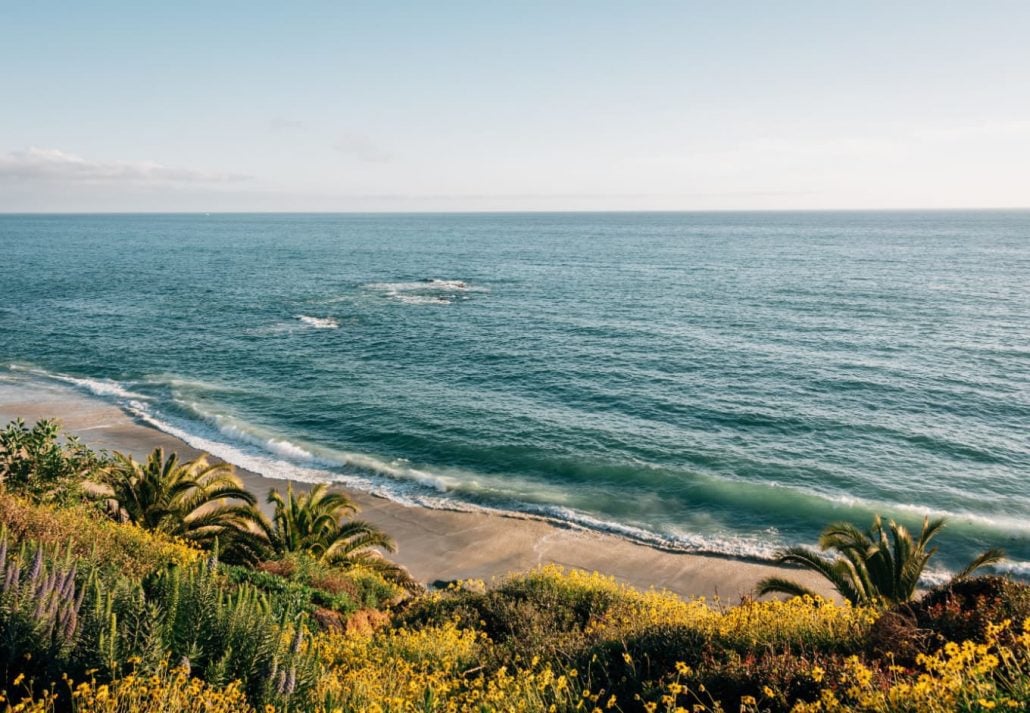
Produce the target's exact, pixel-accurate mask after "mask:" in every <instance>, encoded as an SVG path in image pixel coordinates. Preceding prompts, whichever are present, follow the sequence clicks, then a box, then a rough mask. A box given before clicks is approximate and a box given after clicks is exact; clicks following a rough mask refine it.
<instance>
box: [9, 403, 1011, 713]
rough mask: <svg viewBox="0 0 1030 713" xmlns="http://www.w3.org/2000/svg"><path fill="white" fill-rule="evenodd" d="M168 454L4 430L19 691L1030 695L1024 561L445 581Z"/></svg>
mask: <svg viewBox="0 0 1030 713" xmlns="http://www.w3.org/2000/svg"><path fill="white" fill-rule="evenodd" d="M169 460H170V458H166V457H165V456H164V454H155V455H154V456H153V457H152V458H151V460H150V461H148V463H146V464H133V463H132V462H131V461H130V460H128V459H125V458H124V457H109V456H107V455H106V454H103V453H93V452H91V451H88V449H84V448H83V447H82V446H81V444H78V443H76V442H74V441H73V442H72V443H68V442H67V441H65V440H63V439H61V438H60V436H59V434H58V433H57V430H56V428H54V427H53V425H52V424H44V425H43V426H42V427H41V426H38V425H37V426H36V427H33V428H28V427H26V426H25V425H24V424H20V423H15V424H11V425H9V426H8V427H7V429H6V430H5V431H3V432H0V523H2V525H0V527H2V530H0V709H6V710H8V711H69V710H70V711H80V712H84V713H85V712H92V711H97V712H100V711H104V712H114V711H125V712H128V711H145V712H154V713H156V712H157V711H172V712H176V711H196V712H200V711H207V712H212V713H215V712H221V711H225V712H229V711H233V712H237V711H273V710H275V711H326V712H328V711H381V712H383V713H385V712H387V711H389V712H391V713H392V712H401V711H423V712H430V711H580V710H582V711H608V710H613V711H626V712H628V711H646V712H647V713H655V712H656V711H663V712H668V713H671V712H676V711H734V712H735V711H791V710H793V711H973V710H1026V709H1027V708H1028V706H1030V675H1028V674H1030V587H1027V586H1026V585H1024V584H1021V583H1018V582H1014V581H1011V580H1009V579H1005V578H1000V577H990V576H989V577H971V576H965V577H962V578H960V579H957V580H955V581H953V582H951V583H949V584H948V585H945V586H942V587H939V588H936V589H933V590H931V591H930V592H928V593H926V594H924V595H923V596H922V597H921V598H918V599H915V600H912V599H911V598H907V597H900V596H897V595H896V594H895V595H892V596H891V597H874V596H866V597H861V598H858V597H856V603H851V602H850V601H848V600H847V599H846V598H845V599H844V600H843V601H842V602H841V603H837V602H831V601H826V600H822V599H819V598H817V597H813V596H810V595H802V596H795V597H791V598H789V599H785V600H770V601H759V600H755V599H746V600H744V601H741V602H734V603H730V602H720V601H710V600H708V601H706V600H704V599H691V600H684V599H682V598H679V597H676V596H674V595H671V594H668V593H665V592H658V591H646V592H642V591H638V590H635V589H632V588H630V587H626V586H623V585H621V584H619V583H617V582H615V581H614V580H613V579H611V578H609V577H606V576H604V575H601V574H596V573H593V574H590V573H585V572H580V571H566V570H562V569H561V568H558V567H542V568H539V569H535V570H533V571H530V572H526V573H518V574H513V575H511V576H509V577H507V578H505V579H503V580H501V581H498V582H494V583H491V584H490V585H489V586H488V585H486V584H485V583H482V582H455V583H453V584H452V585H451V586H449V587H447V588H446V589H444V590H439V591H432V592H427V591H424V590H422V589H421V588H420V587H419V586H418V585H417V584H416V583H414V582H412V581H411V580H410V578H408V577H407V575H406V573H405V572H404V571H403V570H402V569H400V568H399V567H397V566H396V565H393V564H392V563H390V562H389V561H388V560H387V559H385V558H384V556H383V554H382V553H383V552H386V551H388V550H389V549H390V548H392V541H391V540H390V539H389V537H388V536H387V535H386V534H385V533H381V532H378V531H377V530H375V528H373V527H372V526H370V525H368V524H367V523H363V522H361V521H359V520H355V519H354V515H355V509H354V508H353V505H352V504H351V503H350V502H349V501H348V500H347V499H346V498H345V497H342V496H340V497H336V496H335V495H334V496H331V497H330V494H329V493H327V492H325V491H321V490H319V491H317V492H316V493H314V494H312V495H310V496H306V495H303V494H295V493H293V492H292V491H287V493H286V494H285V495H282V494H277V495H276V496H273V497H272V498H271V501H272V502H278V503H279V504H280V506H279V507H278V508H277V511H276V516H275V517H274V518H272V519H270V520H263V519H262V516H260V514H259V513H257V512H256V511H247V510H246V508H247V507H252V505H253V503H254V502H256V500H257V494H243V493H241V492H240V491H239V490H238V481H234V480H233V478H234V477H235V476H234V475H233V474H232V473H231V469H224V468H218V469H217V470H211V468H212V466H210V465H209V464H207V463H206V462H204V463H201V464H179V463H178V462H177V461H175V462H172V463H171V465H169ZM148 469H149V472H148ZM184 469H185V470H184ZM162 473H164V474H165V475H166V476H167V477H165V476H163V475H162ZM112 484H113V485H112ZM209 485H210V487H208V486H209ZM901 534H902V535H906V533H901ZM895 551H900V550H897V549H896V550H895ZM851 554H852V555H854V554H855V553H851ZM856 556H857V555H856ZM872 556H873V554H870V557H872ZM919 556H921V554H920V555H919ZM881 564H882V563H881ZM877 566H880V565H877ZM909 574H910V573H909V572H908V571H907V570H906V577H907V576H909ZM874 579H875V578H874ZM874 579H869V582H868V583H867V584H869V586H872V584H873V583H874ZM863 586H865V585H863ZM868 591H873V590H871V589H870V590H868ZM892 591H893V590H892Z"/></svg>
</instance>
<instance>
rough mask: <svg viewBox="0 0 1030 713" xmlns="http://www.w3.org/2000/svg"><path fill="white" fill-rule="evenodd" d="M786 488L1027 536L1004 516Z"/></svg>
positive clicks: (1021, 523)
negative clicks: (1017, 532) (1015, 532)
mask: <svg viewBox="0 0 1030 713" xmlns="http://www.w3.org/2000/svg"><path fill="white" fill-rule="evenodd" d="M783 487H787V488H789V489H791V490H794V491H795V492H799V493H802V494H804V495H809V496H813V497H817V498H820V499H822V500H827V501H829V502H833V503H837V504H839V505H845V506H847V507H853V508H863V509H866V510H869V511H871V512H880V513H887V512H902V513H907V514H911V515H913V516H916V517H929V518H944V519H946V520H947V521H948V522H949V523H950V524H952V525H954V524H956V523H969V524H971V525H975V526H978V527H986V528H990V529H997V530H1004V531H1008V532H1011V531H1013V530H1015V531H1019V532H1030V521H1028V520H1026V519H1025V518H1019V517H1012V516H1007V515H982V514H979V513H971V512H964V511H961V510H944V509H941V508H932V507H928V506H926V505H915V504H913V503H896V502H888V501H883V500H874V499H871V498H860V497H856V496H851V495H833V494H828V493H823V492H818V491H815V490H808V489H802V488H796V487H793V486H783Z"/></svg>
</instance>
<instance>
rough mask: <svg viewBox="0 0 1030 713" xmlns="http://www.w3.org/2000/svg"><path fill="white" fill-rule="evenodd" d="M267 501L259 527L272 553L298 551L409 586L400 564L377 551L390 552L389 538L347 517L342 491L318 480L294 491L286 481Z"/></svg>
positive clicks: (350, 506)
mask: <svg viewBox="0 0 1030 713" xmlns="http://www.w3.org/2000/svg"><path fill="white" fill-rule="evenodd" d="M268 502H269V503H270V504H272V505H274V507H275V512H274V514H273V516H272V520H271V522H267V521H266V522H265V525H264V529H265V533H266V536H267V538H268V544H269V546H270V547H271V549H272V550H274V551H275V552H277V553H279V554H286V553H288V552H304V553H307V554H309V555H312V556H314V557H315V558H316V559H317V560H318V561H319V562H321V563H323V564H327V565H332V566H341V567H351V566H355V565H360V566H365V567H368V568H370V569H374V570H376V571H378V572H380V573H381V574H383V575H384V576H386V577H387V578H388V579H392V580H393V581H395V582H397V583H398V584H401V585H403V586H405V587H411V586H414V581H413V580H412V579H411V576H410V575H409V574H408V573H407V572H406V571H405V570H404V569H403V568H402V567H399V566H398V565H396V564H394V563H393V562H390V561H389V560H387V559H386V558H385V557H383V556H382V554H381V553H380V552H379V550H385V551H387V552H396V551H397V545H396V544H395V543H394V541H393V538H392V537H390V536H389V535H387V534H386V533H385V532H383V531H382V530H380V529H379V528H377V527H376V526H375V525H373V524H371V523H369V522H365V521H364V520H353V519H349V518H350V516H351V515H354V514H355V513H357V512H358V507H357V505H355V503H354V501H353V500H351V499H350V498H349V497H347V496H346V495H345V494H343V493H340V492H331V491H330V490H329V487H328V486H327V485H326V484H324V483H322V484H319V485H316V486H315V487H313V488H312V489H311V490H310V491H309V492H307V493H301V494H299V495H298V494H297V493H295V492H294V490H293V485H292V484H290V485H289V486H287V489H286V494H285V495H283V494H282V493H280V492H279V491H278V490H275V489H273V490H271V491H269V493H268Z"/></svg>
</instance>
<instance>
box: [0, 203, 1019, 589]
mask: <svg viewBox="0 0 1030 713" xmlns="http://www.w3.org/2000/svg"><path fill="white" fill-rule="evenodd" d="M0 379H8V380H10V379H20V380H25V379H39V380H42V381H60V382H64V383H69V384H72V385H74V386H75V387H76V388H80V389H82V390H83V391H85V392H89V393H92V394H95V395H96V396H97V398H102V399H106V400H109V401H112V402H115V403H117V404H119V405H120V406H122V407H123V408H124V409H125V410H126V411H127V412H128V413H130V414H132V415H133V416H134V417H135V418H137V419H139V420H140V421H142V422H145V423H149V424H152V425H154V426H156V427H158V428H160V429H163V430H165V431H167V432H169V433H172V434H175V435H178V436H180V437H182V438H184V439H185V440H187V441H189V442H190V443H192V444H194V445H198V446H199V447H202V448H205V449H207V450H209V451H211V452H213V453H214V454H216V455H218V456H221V457H224V458H227V459H228V460H230V461H232V462H235V463H237V464H238V465H241V466H245V467H249V468H252V469H255V470H257V471H260V472H262V473H264V474H266V475H269V476H272V477H279V478H294V479H301V480H307V481H320V480H325V481H338V482H341V483H346V484H348V485H349V486H351V487H357V488H362V489H365V490H370V491H374V492H376V493H379V494H381V495H384V496H386V497H390V498H394V499H396V500H399V501H403V502H412V503H418V504H422V505H425V506H428V507H447V508H488V509H494V510H503V511H517V512H522V513H529V514H533V515H537V516H543V517H547V518H553V519H555V520H561V521H567V522H571V523H575V524H577V525H579V526H583V527H587V528H596V529H598V530H605V531H609V532H614V533H616V534H619V535H621V536H624V537H627V538H632V539H635V540H640V541H645V542H650V543H653V544H655V545H658V546H662V547H668V548H673V549H684V550H690V551H701V552H714V553H723V554H727V555H734V556H748V557H756V558H766V557H770V556H772V555H773V553H774V552H775V550H776V549H777V548H779V547H782V546H784V545H789V544H796V543H811V542H814V540H815V539H816V537H817V536H818V533H819V531H820V529H821V528H822V527H823V526H824V525H825V524H827V523H828V522H830V521H833V520H837V519H848V520H853V521H856V522H859V523H862V524H867V523H868V522H869V521H870V519H871V518H872V516H873V514H874V513H883V514H885V515H887V516H889V517H893V518H899V519H901V520H903V521H905V522H906V523H908V524H910V525H912V526H918V524H919V523H920V522H921V520H922V517H923V515H924V514H927V513H929V514H931V515H946V516H948V517H949V518H950V527H949V529H948V530H947V531H946V532H945V534H943V535H942V536H941V537H940V539H939V544H940V545H941V553H940V556H939V565H940V566H941V567H951V568H954V567H955V566H957V565H959V564H961V563H962V561H963V559H965V558H968V557H970V556H971V555H972V554H974V553H975V552H976V551H977V550H978V549H980V548H983V547H987V546H1003V547H1005V548H1007V549H1008V551H1009V553H1010V556H1011V561H1010V563H1009V564H1008V565H1007V568H1008V570H1009V571H1012V572H1015V573H1017V574H1021V575H1024V576H1026V575H1030V213H1028V212H937V213H917V212H890V213H875V212H868V213H866V212H861V213H703V214H701V213H699V214H689V213H683V214H675V213H666V214H629V213H625V214H465V215H457V214H446V215H443V214H435V215H336V214H333V215H316V214H310V215H299V214H298V215H275V214H272V215H269V214H257V215H96V216H93V215H90V216H85V215H83V216H73V215H62V216H15V215H8V216H0ZM58 415H59V414H58Z"/></svg>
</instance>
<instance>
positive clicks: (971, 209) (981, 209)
mask: <svg viewBox="0 0 1030 713" xmlns="http://www.w3.org/2000/svg"><path fill="white" fill-rule="evenodd" d="M1023 211H1030V205H1026V206H1000V207H998V206H964V207H955V208H940V207H936V208H925V207H913V208H693V209H692V208H684V209H640V210H631V209H621V208H620V209H609V210H606V209H598V210H561V209H556V210H534V209H527V210H124V211H122V210H105V211H74V210H73V211H63V210H53V211H7V210H0V216H50V215H52V216H62V215H63V216H86V215H97V216H103V215H108V216H116V215H527V214H529V215H534V214H535V215H596V214H611V215H619V214H621V215H632V214H639V213H650V214H664V215H682V214H719V213H989V212H994V213H1004V212H1023Z"/></svg>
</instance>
